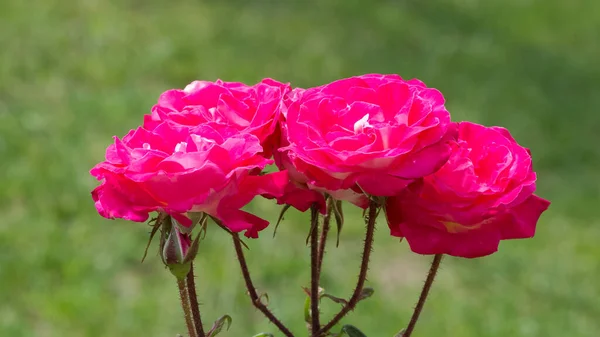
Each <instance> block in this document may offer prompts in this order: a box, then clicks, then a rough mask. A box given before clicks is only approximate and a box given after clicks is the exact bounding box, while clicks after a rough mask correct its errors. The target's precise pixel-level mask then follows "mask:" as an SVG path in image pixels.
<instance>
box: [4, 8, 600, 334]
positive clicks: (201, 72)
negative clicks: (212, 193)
mask: <svg viewBox="0 0 600 337" xmlns="http://www.w3.org/2000/svg"><path fill="white" fill-rule="evenodd" d="M599 13H600V3H599V2H597V1H592V0H589V1H584V0H580V1H571V2H567V1H561V0H546V1H522V0H505V1H500V0H497V1H485V0H479V1H478V0H471V1H464V0H461V1H459V0H445V1H444V0H437V1H433V0H429V1H372V2H366V1H362V2H359V1H351V0H346V1H333V0H332V1H322V0H314V1H309V0H304V1H300V0H287V1H274V0H258V1H241V0H238V1H204V2H198V1H191V0H189V1H185V0H183V1H159V0H146V1H140V0H122V1H116V0H115V1H100V0H85V1H72V2H66V1H58V0H31V1H18V0H4V1H2V2H0V46H1V48H2V51H1V52H0V216H1V218H2V221H0V335H1V336H11V337H20V336H27V337H29V336H42V337H45V336H61V337H75V336H91V337H96V336H98V337H100V336H110V337H115V336H160V337H166V336H175V334H176V333H183V332H184V322H183V319H182V317H181V314H180V308H179V305H178V300H177V290H176V286H175V282H174V280H173V279H172V277H171V276H170V275H169V273H168V272H167V271H165V270H164V269H163V267H162V266H161V263H160V260H159V259H158V258H157V257H156V256H155V255H152V256H151V257H150V258H149V259H148V260H147V261H146V262H145V263H143V264H140V262H139V260H140V258H141V255H142V251H143V247H144V244H145V242H146V239H147V232H148V229H149V228H148V227H147V226H145V225H143V224H137V223H128V222H124V221H108V220H105V219H103V218H101V217H100V216H99V215H97V213H96V212H95V209H94V206H93V202H92V200H91V197H90V194H89V192H90V190H92V189H93V188H94V186H95V185H96V182H95V181H94V180H93V179H92V177H90V176H89V174H88V170H89V169H90V168H91V167H92V166H93V165H94V164H95V163H96V162H98V161H100V160H102V158H103V152H104V149H105V147H106V146H107V145H108V144H109V143H110V142H111V138H110V137H111V136H112V135H123V134H124V133H126V132H127V130H129V129H131V128H134V127H136V126H137V125H138V124H140V122H141V116H142V114H144V113H147V112H148V111H149V108H150V107H151V105H152V104H153V103H154V102H155V100H156V99H157V97H158V95H159V94H160V93H161V92H162V91H165V90H166V89H169V88H173V87H183V86H184V85H185V84H187V83H188V82H190V81H192V80H194V79H209V80H214V79H216V78H222V79H224V80H230V81H247V82H256V81H258V80H260V79H261V78H263V77H274V78H277V79H280V80H282V81H290V82H292V83H294V84H295V85H297V86H311V85H317V84H322V83H325V82H328V81H331V80H334V79H337V78H340V77H345V76H351V75H357V74H362V73H367V72H384V73H399V74H401V75H402V76H404V77H407V78H411V77H418V78H420V79H422V80H424V81H425V82H426V83H427V84H428V85H430V86H433V87H436V88H439V89H440V90H441V91H442V92H443V93H444V94H445V96H446V98H447V101H448V102H447V106H448V108H449V109H450V111H451V112H452V114H453V117H454V119H455V120H463V119H470V120H473V121H476V122H480V123H485V124H498V125H503V126H506V127H508V128H509V129H510V130H511V131H512V132H513V134H514V136H515V137H516V138H517V140H518V141H519V142H520V143H522V144H523V145H525V146H527V147H530V148H531V150H532V152H533V155H534V160H535V165H536V169H537V171H538V177H539V183H538V189H539V194H540V195H542V196H543V197H546V198H548V199H550V200H552V201H553V204H552V206H551V208H550V210H549V211H548V212H547V213H546V214H545V215H544V216H543V217H542V219H541V222H540V224H539V227H538V232H537V235H536V237H535V238H534V239H532V240H526V241H512V242H505V243H502V245H501V249H500V251H499V252H498V253H497V254H495V255H493V256H490V257H487V258H483V259H478V260H464V259H453V258H448V259H447V260H446V261H445V262H444V265H443V268H442V270H441V273H440V276H439V281H438V282H437V283H436V285H435V286H434V289H433V292H432V294H431V298H430V301H429V302H428V303H427V305H426V308H425V311H424V313H423V316H422V319H421V321H420V323H419V325H418V326H417V330H416V332H415V336H460V337H481V336H498V337H504V336H526V337H530V336H544V337H549V336H564V335H569V336H594V335H596V334H598V332H600V321H599V320H598V317H600V287H598V280H599V278H600V259H599V256H600V245H598V238H599V237H600V222H599V221H598V218H597V216H598V211H597V210H598V205H599V202H600V195H599V191H600V173H599V172H600V150H599V147H598V144H599V143H600V132H598V129H599V128H600V118H599V117H598V113H597V112H598V111H597V110H598V107H599V106H600V95H599V94H598V93H599V92H600V63H598V61H597V56H598V55H599V54H600V44H599V43H598V39H597V32H598V31H600V14H599ZM252 207H253V209H254V210H255V211H256V212H257V213H259V215H263V216H265V217H267V218H270V219H273V218H274V217H275V216H276V213H277V209H276V208H275V207H274V206H273V205H272V204H271V203H270V202H268V201H260V202H256V203H255V204H253V206H252ZM350 214H351V215H350V216H348V218H349V222H348V223H347V225H346V230H345V231H344V233H343V235H342V243H341V247H340V248H338V249H333V248H331V249H330V254H329V255H328V257H327V260H326V261H325V267H326V268H327V270H326V275H325V277H324V286H325V288H326V289H327V290H328V291H330V292H332V293H335V294H337V295H339V296H346V295H345V294H348V293H349V292H350V290H351V287H352V284H353V282H354V277H355V275H356V273H357V268H358V266H357V257H358V254H359V246H360V239H361V235H362V227H361V224H360V220H358V215H357V213H356V212H355V213H350ZM352 214H353V216H352ZM307 222H308V219H307V215H306V214H302V215H301V214H299V213H297V212H296V213H294V214H293V215H292V214H290V215H289V216H288V218H287V220H286V221H285V222H284V223H283V224H282V226H281V228H280V229H279V232H278V235H277V237H276V238H275V239H272V238H271V233H272V230H271V229H267V230H266V231H265V232H264V233H263V235H262V238H261V239H260V240H258V241H251V242H249V245H250V247H251V250H250V251H249V252H248V255H249V259H250V264H251V268H252V270H253V273H254V277H255V279H256V283H257V285H258V286H259V287H260V290H263V291H268V293H269V295H270V306H271V307H272V308H273V310H274V311H275V312H276V313H277V314H278V315H280V316H281V317H282V319H283V320H284V321H285V322H286V323H289V324H290V325H291V327H292V328H293V330H294V331H296V332H297V333H299V334H300V333H301V332H302V331H303V330H304V326H303V322H302V306H303V300H304V298H303V293H302V291H301V288H300V287H301V286H305V285H307V283H308V282H307V281H308V277H309V274H308V269H307V268H306V266H307V264H308V259H307V248H306V247H305V246H304V239H305V236H306V232H307ZM428 260H429V259H428V258H426V257H422V256H418V255H415V254H412V253H410V251H409V249H408V247H407V245H406V243H398V240H396V239H392V238H391V237H390V236H389V235H388V232H387V228H386V226H385V224H384V222H383V221H382V220H380V221H379V231H378V232H377V244H376V248H375V252H374V257H373V266H372V268H371V270H370V277H369V281H370V283H369V284H370V285H372V286H373V287H375V289H376V293H375V295H374V296H373V297H372V298H370V299H369V300H368V301H365V302H363V303H361V305H360V306H359V308H358V309H357V310H356V311H355V312H354V313H352V314H351V315H350V316H349V317H348V318H347V320H346V322H349V323H353V324H355V325H357V326H359V327H360V328H361V329H363V330H364V331H365V332H366V333H367V334H368V335H369V336H376V337H378V336H392V335H393V334H394V333H395V332H397V331H398V330H399V329H401V328H402V327H403V326H405V325H406V323H407V320H408V318H409V315H410V312H411V309H412V306H413V305H414V303H415V301H416V297H417V292H418V290H419V288H420V286H421V285H422V279H423V278H424V274H425V272H426V269H427V264H428ZM197 265H198V271H197V275H198V276H199V277H198V282H199V295H200V297H201V300H202V302H203V305H202V311H203V312H204V313H205V318H204V319H205V321H206V322H211V321H213V320H215V319H216V318H217V317H219V316H220V315H222V314H225V313H229V314H231V315H232V316H233V318H234V322H233V326H232V328H231V330H230V331H229V332H228V333H224V334H223V336H236V337H237V336H251V335H252V334H254V333H257V332H259V331H271V332H273V333H275V334H276V335H277V332H276V331H275V329H274V327H272V326H270V325H269V324H268V323H267V322H266V321H265V319H263V318H262V317H261V316H260V315H259V314H258V313H257V312H256V311H255V310H253V309H252V308H250V306H249V302H248V299H247V298H246V296H245V291H244V289H243V286H242V280H241V279H240V276H239V273H238V267H237V265H236V262H235V259H234V256H233V251H232V247H231V246H230V245H229V241H228V239H227V237H226V236H225V235H224V234H223V233H221V232H220V231H218V230H216V228H211V230H210V232H209V236H208V239H207V240H206V241H204V242H203V243H202V245H201V248H200V257H199V261H198V263H197ZM325 306H326V311H327V312H328V313H331V312H332V311H333V310H334V309H336V306H335V305H334V304H331V305H330V304H326V305H325Z"/></svg>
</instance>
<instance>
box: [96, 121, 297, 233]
mask: <svg viewBox="0 0 600 337" xmlns="http://www.w3.org/2000/svg"><path fill="white" fill-rule="evenodd" d="M262 150H263V149H262V147H261V145H260V141H259V139H258V138H257V137H256V136H254V135H251V134H249V133H240V132H239V131H237V130H236V129H233V128H230V127H225V126H220V125H218V124H212V125H200V126H196V127H182V126H180V125H177V124H175V123H173V122H170V121H169V122H163V123H161V124H158V125H156V126H154V128H153V130H152V131H148V130H146V129H144V128H138V129H137V130H132V131H131V132H129V134H127V135H126V136H125V137H124V138H123V139H122V140H120V139H118V138H116V137H115V143H114V144H113V145H111V146H109V147H108V149H107V150H106V161H104V162H102V163H99V164H98V165H96V166H95V167H94V168H93V169H92V170H91V172H90V173H91V174H92V175H93V176H94V177H96V178H98V179H99V180H102V184H101V185H100V186H99V187H97V188H96V189H95V190H94V191H93V192H92V196H93V198H94V200H95V201H96V208H97V209H98V212H99V213H100V214H101V215H102V216H104V217H107V218H124V219H128V220H133V221H145V220H146V219H147V218H148V213H149V212H152V211H163V212H167V213H169V214H171V215H172V216H173V217H174V218H175V219H176V220H178V221H179V222H181V223H182V224H184V225H190V224H191V220H190V219H189V218H187V216H186V213H187V212H206V213H208V214H210V215H212V216H214V217H216V218H218V219H220V220H222V222H223V224H224V225H225V226H227V227H228V228H229V229H231V230H232V231H235V232H240V231H244V230H245V231H246V233H245V234H246V236H250V237H256V236H257V235H258V231H260V230H262V229H264V228H265V227H266V226H267V225H268V222H267V221H265V220H263V219H261V218H258V217H256V216H254V215H252V214H249V213H247V212H244V211H242V210H240V208H241V207H243V206H244V205H246V204H248V203H249V202H250V201H251V200H252V199H253V198H254V197H255V196H256V195H260V194H269V195H274V196H281V195H282V194H283V190H284V188H285V186H286V184H287V183H288V181H289V179H288V176H287V172H276V173H272V174H266V175H257V173H259V172H260V171H262V169H263V168H264V167H265V166H266V165H268V164H270V163H272V161H271V160H268V159H266V158H264V157H263V156H261V155H260V153H261V152H262Z"/></svg>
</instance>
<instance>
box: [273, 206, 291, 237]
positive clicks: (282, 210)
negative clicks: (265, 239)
mask: <svg viewBox="0 0 600 337" xmlns="http://www.w3.org/2000/svg"><path fill="white" fill-rule="evenodd" d="M290 207H292V205H285V206H283V208H282V209H281V212H280V213H279V218H277V223H276V224H275V229H274V230H273V237H275V234H277V228H279V224H280V223H281V220H283V215H284V214H285V212H287V210H288V209H290Z"/></svg>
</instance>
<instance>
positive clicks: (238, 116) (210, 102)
mask: <svg viewBox="0 0 600 337" xmlns="http://www.w3.org/2000/svg"><path fill="white" fill-rule="evenodd" d="M288 91H290V86H289V85H288V84H283V83H280V82H277V81H275V80H272V79H269V78H267V79H264V80H262V81H260V82H259V83H257V84H255V85H252V86H249V85H246V84H244V83H239V82H224V81H221V80H217V81H215V82H209V81H194V82H192V83H190V84H189V85H187V86H186V87H185V88H184V89H183V90H180V89H172V90H168V91H166V92H164V93H163V94H162V95H161V96H160V98H159V99H158V103H157V104H156V105H154V107H152V112H151V114H149V115H146V116H145V118H144V125H143V126H144V128H146V129H148V130H153V129H154V128H155V127H156V126H158V125H160V123H161V122H162V121H166V120H170V121H172V122H175V123H177V124H180V125H184V126H191V127H194V126H197V125H201V124H212V123H216V124H220V125H228V126H230V127H232V128H235V129H237V130H239V131H244V132H247V133H251V134H253V135H255V136H256V137H258V139H259V140H260V142H261V144H262V145H263V146H264V148H265V149H270V148H271V147H272V146H271V145H268V144H267V143H269V142H270V141H271V135H272V134H273V132H274V130H275V127H276V125H277V121H278V119H279V114H280V109H279V104H280V102H281V99H282V97H283V96H284V95H285V94H286V93H287V92H288Z"/></svg>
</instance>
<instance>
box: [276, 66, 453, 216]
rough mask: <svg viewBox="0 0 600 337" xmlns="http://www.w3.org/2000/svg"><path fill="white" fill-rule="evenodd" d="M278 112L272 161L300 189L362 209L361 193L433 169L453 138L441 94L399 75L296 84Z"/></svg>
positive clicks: (387, 189)
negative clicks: (299, 86)
mask: <svg viewBox="0 0 600 337" xmlns="http://www.w3.org/2000/svg"><path fill="white" fill-rule="evenodd" d="M283 118H284V121H283V122H282V124H281V131H282V135H283V136H282V140H281V144H280V146H281V148H280V149H279V151H280V152H281V153H280V154H276V157H275V159H276V162H277V163H278V166H279V167H280V168H283V169H287V170H289V171H290V175H291V177H292V178H293V179H294V180H295V182H296V183H297V184H298V185H299V186H301V187H302V186H303V187H306V188H309V189H312V190H315V191H319V192H326V193H328V194H331V195H332V196H333V197H334V198H336V199H339V200H348V201H351V202H354V203H355V204H357V205H359V206H361V207H366V198H365V197H364V193H363V192H366V193H367V194H370V195H375V196H393V195H395V194H397V193H399V192H400V191H401V190H402V189H403V188H404V187H406V186H407V184H409V183H410V182H411V181H413V180H414V179H416V178H420V177H423V176H425V175H428V174H431V173H433V172H435V171H436V170H437V169H438V168H439V167H441V166H442V165H443V164H444V163H445V162H446V160H447V159H448V156H449V155H450V152H451V146H450V143H449V141H450V140H451V139H453V138H454V136H455V132H453V125H452V124H451V123H450V114H449V113H448V111H447V110H446V108H445V107H444V97H443V96H442V94H441V93H440V92H439V91H437V90H435V89H432V88H427V87H426V86H425V85H424V84H423V83H422V82H420V81H418V80H410V81H405V80H403V79H402V78H401V77H400V76H398V75H377V74H370V75H363V76H358V77H351V78H346V79H342V80H338V81H335V82H332V83H330V84H327V85H324V86H321V87H316V88H310V89H295V90H294V91H293V92H292V93H290V94H289V95H288V96H287V98H286V99H285V104H284V108H283ZM277 156H280V157H279V158H278V157H277Z"/></svg>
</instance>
